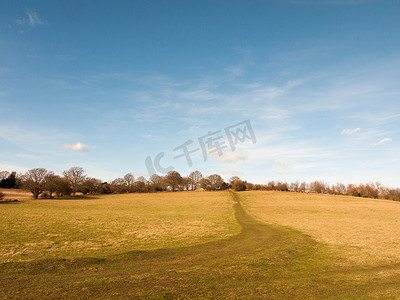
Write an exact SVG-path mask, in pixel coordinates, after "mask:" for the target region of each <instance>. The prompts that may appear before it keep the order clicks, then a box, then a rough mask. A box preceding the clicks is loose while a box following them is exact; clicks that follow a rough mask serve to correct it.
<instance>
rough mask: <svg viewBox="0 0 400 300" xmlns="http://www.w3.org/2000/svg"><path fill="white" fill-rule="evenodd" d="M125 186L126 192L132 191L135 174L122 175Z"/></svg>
mask: <svg viewBox="0 0 400 300" xmlns="http://www.w3.org/2000/svg"><path fill="white" fill-rule="evenodd" d="M124 179H125V182H126V186H127V188H128V192H130V193H131V192H133V189H134V185H135V176H133V174H132V173H128V174H126V175H125V176H124Z"/></svg>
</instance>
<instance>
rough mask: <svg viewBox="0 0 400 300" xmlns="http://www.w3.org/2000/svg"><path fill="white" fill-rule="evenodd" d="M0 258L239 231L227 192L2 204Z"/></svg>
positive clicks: (182, 241) (197, 239)
mask: <svg viewBox="0 0 400 300" xmlns="http://www.w3.org/2000/svg"><path fill="white" fill-rule="evenodd" d="M0 232H1V237H0V262H7V261H20V260H31V259H39V258H56V257H69V258H73V257H77V256H79V257H85V256H91V257H101V256H103V255H105V254H112V253H121V252H125V251H130V250H144V249H145V250H149V249H155V248H169V247H180V246H187V245H193V244H199V243H204V242H207V241H211V240H214V239H221V238H224V237H227V236H230V235H233V234H236V233H238V232H239V225H238V224H237V223H236V221H235V218H234V213H233V209H232V204H231V201H230V200H229V198H227V197H226V193H225V192H218V193H212V194H210V193H208V192H188V193H184V194H182V193H180V194H173V193H158V194H127V195H108V196H104V195H103V196H95V197H94V196H93V197H87V198H85V199H78V200H72V199H66V200H60V199H54V200H41V199H40V200H29V201H24V202H21V203H8V204H0Z"/></svg>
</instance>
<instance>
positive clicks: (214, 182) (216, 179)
mask: <svg viewBox="0 0 400 300" xmlns="http://www.w3.org/2000/svg"><path fill="white" fill-rule="evenodd" d="M208 180H210V183H211V189H212V190H213V191H216V190H221V189H222V187H223V185H224V180H223V179H222V177H221V176H220V175H218V174H212V175H210V176H208Z"/></svg>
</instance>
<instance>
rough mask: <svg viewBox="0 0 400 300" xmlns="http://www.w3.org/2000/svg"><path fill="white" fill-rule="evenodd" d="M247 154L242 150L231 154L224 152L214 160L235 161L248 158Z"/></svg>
mask: <svg viewBox="0 0 400 300" xmlns="http://www.w3.org/2000/svg"><path fill="white" fill-rule="evenodd" d="M246 159H247V156H246V155H245V154H244V153H242V152H238V151H237V152H233V153H231V154H224V155H221V156H218V157H216V158H215V159H214V160H215V161H217V162H223V163H234V162H237V161H240V160H246Z"/></svg>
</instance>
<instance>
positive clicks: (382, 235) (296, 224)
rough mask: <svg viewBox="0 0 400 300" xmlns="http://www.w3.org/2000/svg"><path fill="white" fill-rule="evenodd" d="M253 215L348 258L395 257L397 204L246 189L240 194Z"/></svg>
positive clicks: (399, 247)
mask: <svg viewBox="0 0 400 300" xmlns="http://www.w3.org/2000/svg"><path fill="white" fill-rule="evenodd" d="M241 195H242V196H243V198H244V199H245V200H244V205H245V207H246V209H247V210H248V211H249V212H250V214H252V215H253V216H255V217H257V218H258V219H260V220H262V221H264V222H266V223H270V224H279V225H284V226H290V227H292V228H295V229H298V230H300V231H303V232H305V233H307V234H309V235H311V236H312V237H314V238H315V239H317V240H318V241H321V242H324V243H326V244H328V245H330V246H332V247H333V248H334V249H336V250H339V253H341V254H343V255H344V257H346V259H349V260H350V262H353V263H360V264H364V265H365V264H366V265H378V264H388V263H398V262H400V203H398V202H393V201H386V200H374V199H365V198H356V197H344V196H331V195H318V194H302V193H285V192H259V191H254V192H253V191H250V192H243V193H241Z"/></svg>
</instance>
